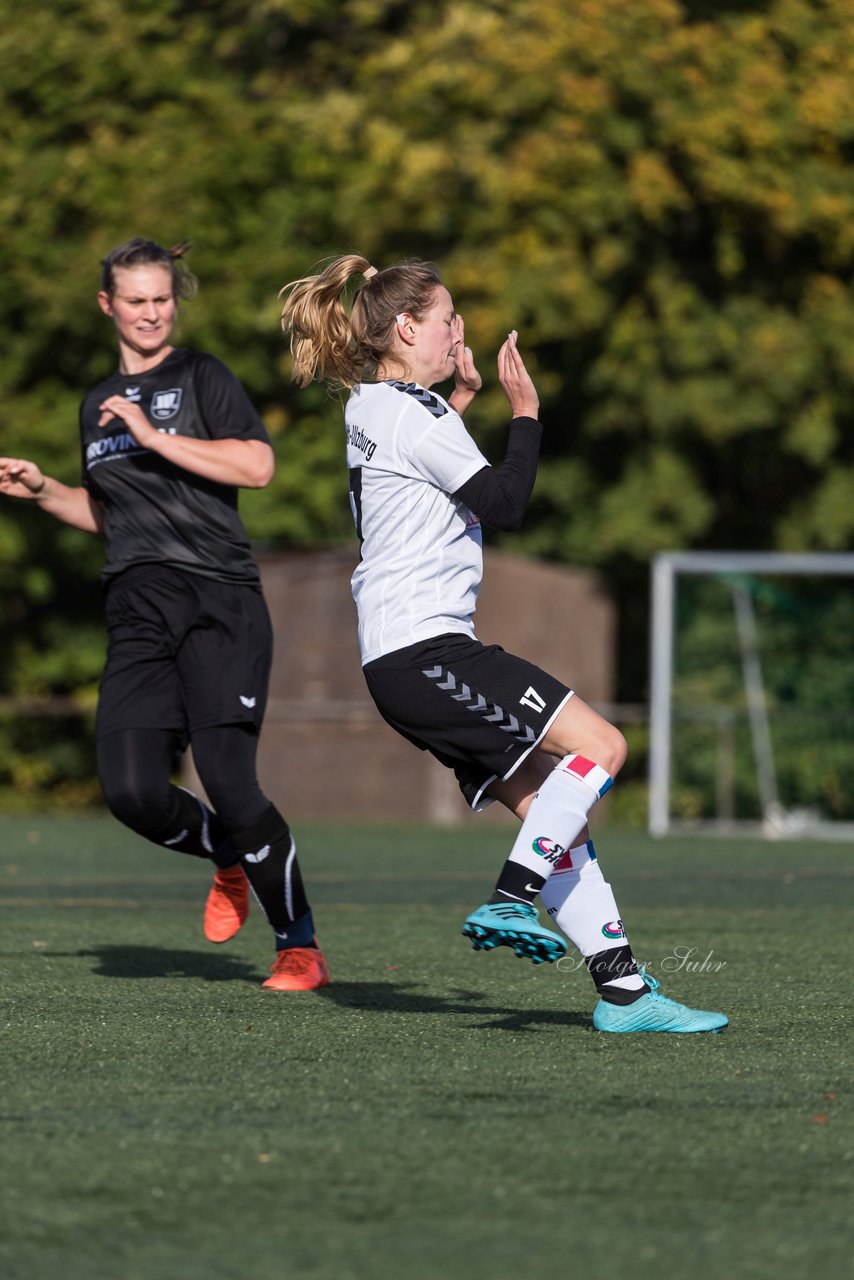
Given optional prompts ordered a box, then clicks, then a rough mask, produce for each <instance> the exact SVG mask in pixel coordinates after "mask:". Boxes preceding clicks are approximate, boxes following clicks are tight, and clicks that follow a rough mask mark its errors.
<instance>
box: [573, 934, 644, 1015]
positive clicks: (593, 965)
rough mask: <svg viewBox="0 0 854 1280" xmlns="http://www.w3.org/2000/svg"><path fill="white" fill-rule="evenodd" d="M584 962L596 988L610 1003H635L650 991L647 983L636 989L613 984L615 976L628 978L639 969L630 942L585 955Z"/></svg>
mask: <svg viewBox="0 0 854 1280" xmlns="http://www.w3.org/2000/svg"><path fill="white" fill-rule="evenodd" d="M584 963H585V964H586V965H587V968H588V969H589V971H590V976H591V978H592V979H593V981H594V982H595V984H596V990H597V991H598V992H599V994H600V996H601V997H602V999H603V1000H606V1001H607V1002H608V1004H623V1005H625V1004H634V1002H635V1001H636V1000H640V998H641V996H645V995H646V994H647V992H648V991H649V987H648V986H646V985H644V986H642V987H638V988H637V990H635V991H630V990H627V988H625V987H615V986H614V985H613V984H614V979H615V978H628V977H630V976H631V975H633V974H635V973H637V971H638V967H637V964H636V963H635V958H634V956H633V955H632V949H631V947H630V946H629V945H628V944H626V945H625V946H623V947H611V949H610V950H609V951H597V952H596V954H595V955H593V956H585V957H584Z"/></svg>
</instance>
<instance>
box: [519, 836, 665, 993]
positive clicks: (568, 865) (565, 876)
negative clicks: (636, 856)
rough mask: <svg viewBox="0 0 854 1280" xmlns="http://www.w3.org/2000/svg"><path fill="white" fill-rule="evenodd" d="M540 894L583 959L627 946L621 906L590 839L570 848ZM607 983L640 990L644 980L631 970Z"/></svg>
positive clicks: (556, 921) (557, 923)
mask: <svg viewBox="0 0 854 1280" xmlns="http://www.w3.org/2000/svg"><path fill="white" fill-rule="evenodd" d="M540 897H541V898H542V900H543V905H544V906H545V908H546V910H547V912H548V914H549V915H550V916H551V918H552V920H553V921H554V922H555V924H556V925H557V927H558V928H559V929H560V930H561V932H562V933H565V934H566V936H567V937H568V938H569V940H570V942H572V943H573V944H574V945H575V947H577V949H578V950H579V951H580V952H581V954H582V956H584V957H585V958H586V957H587V956H594V955H598V954H599V953H601V952H602V951H611V950H615V949H616V948H618V947H625V946H627V945H628V943H627V939H626V932H625V929H624V928H623V922H622V920H621V919H620V909H619V907H618V906H617V902H616V899H615V898H614V894H613V891H612V889H611V886H610V884H608V882H607V881H606V880H605V878H604V876H603V875H602V870H601V868H600V866H599V862H598V860H597V858H596V851H595V849H594V848H593V842H592V841H591V840H588V841H587V843H586V844H582V845H578V846H577V847H576V848H574V849H570V850H569V852H568V854H567V855H566V856H565V857H564V858H563V859H562V860H561V864H560V866H559V867H558V868H557V870H556V872H555V874H553V875H552V876H551V878H550V879H549V880H548V881H547V883H546V884H545V885H544V886H543V888H542V889H541V890H540ZM609 985H610V986H614V987H622V988H624V989H625V990H626V991H639V990H640V988H641V987H643V986H646V983H645V982H644V980H643V978H641V976H640V974H637V973H633V974H627V975H626V976H625V977H621V978H612V979H610V980H609Z"/></svg>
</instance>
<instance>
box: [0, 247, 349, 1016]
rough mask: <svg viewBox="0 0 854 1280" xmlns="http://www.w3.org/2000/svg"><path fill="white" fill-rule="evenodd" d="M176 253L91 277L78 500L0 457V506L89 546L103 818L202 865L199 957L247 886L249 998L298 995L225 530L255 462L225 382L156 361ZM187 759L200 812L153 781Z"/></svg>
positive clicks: (205, 368)
mask: <svg viewBox="0 0 854 1280" xmlns="http://www.w3.org/2000/svg"><path fill="white" fill-rule="evenodd" d="M186 247H187V246H185V245H179V246H178V247H177V248H175V249H172V250H168V249H164V248H162V247H161V246H160V245H157V244H155V243H153V242H152V241H150V240H143V239H135V240H131V241H129V242H128V243H127V244H124V245H121V246H120V247H119V248H117V249H114V250H113V251H112V252H111V253H110V254H109V256H108V257H107V259H106V260H105V261H104V263H103V264H102V266H103V278H102V282H101V292H100V293H99V294H98V303H99V305H100V308H101V310H102V311H103V313H104V315H106V316H108V317H109V318H110V319H111V320H112V322H113V324H114V327H115V331H116V335H117V338H118V348H119V367H118V369H117V370H116V372H115V373H113V374H111V375H110V376H109V377H108V378H107V379H106V380H105V381H104V382H102V383H101V384H100V385H99V386H97V387H95V388H94V389H93V390H92V391H90V392H89V394H88V395H87V396H86V397H85V399H84V400H83V403H82V405H81V409H80V438H81V446H82V463H83V483H82V485H81V486H80V487H78V488H70V487H68V486H67V485H64V484H61V483H60V482H59V481H58V480H55V479H52V478H51V477H50V476H47V475H45V474H44V473H43V472H42V471H41V469H40V468H39V467H38V466H37V465H36V464H35V463H34V462H30V461H27V460H24V459H20V458H0V493H5V494H8V495H9V496H11V497H13V498H28V499H31V500H32V501H34V502H36V503H38V505H39V506H40V507H41V508H42V509H43V510H44V511H47V512H49V513H50V514H51V515H53V516H55V517H56V518H57V519H58V520H61V521H63V522H64V523H65V524H69V525H73V526H74V527H75V528H77V529H83V530H85V531H87V532H90V533H95V534H98V535H100V536H101V537H102V538H103V541H104V549H105V564H104V571H103V580H104V587H105V596H106V606H105V607H106V620H107V630H108V637H109V644H108V651H107V661H106V666H105V669H104V674H103V677H102V681H101V688H100V696H99V701H98V712H97V721H96V738H97V763H98V776H99V779H100V782H101V786H102V788H103V791H104V796H105V798H106V801H107V804H108V805H109V807H110V809H111V811H112V812H113V813H114V814H115V816H116V817H117V818H118V819H119V820H120V821H121V822H123V823H125V824H126V825H127V826H129V827H131V828H132V830H134V831H137V832H138V833H139V834H140V835H142V836H145V837H146V839H148V840H151V841H152V842H153V843H155V844H159V845H163V846H164V847H166V848H170V849H175V850H178V851H179V852H181V853H187V854H192V855H195V856H197V857H203V858H210V859H212V860H213V862H214V863H215V864H216V868H217V870H216V873H215V876H214V882H213V886H212V888H211V891H210V894H209V896H208V901H207V905H206V909H205V935H206V937H207V938H208V939H209V940H210V941H212V942H225V941H226V940H227V939H228V938H230V937H233V935H234V934H235V933H236V932H237V931H238V929H239V928H240V927H241V925H242V924H243V922H244V921H245V919H246V916H247V913H248V910H249V887H250V885H251V887H252V890H253V892H254V894H255V897H256V898H257V899H258V901H259V902H260V904H261V906H262V907H263V909H264V911H265V913H266V915H267V918H268V920H269V922H270V924H271V925H272V928H273V931H274V934H275V941H276V960H275V963H274V965H273V969H272V974H271V976H270V978H269V979H268V980H267V981H266V982H265V983H264V984H263V985H264V987H265V988H267V989H268V990H275V991H286V990H311V989H313V988H316V987H321V986H325V985H326V983H327V982H328V981H329V976H328V971H327V967H326V962H325V960H324V957H323V955H322V953H321V952H320V950H319V949H318V947H317V943H316V939H315V936H314V927H313V924H312V918H311V912H310V910H309V906H308V902H307V900H306V895H305V890H304V888H303V883H302V877H301V875H300V870H299V865H298V863H297V859H296V849H295V845H294V842H293V839H292V837H291V834H290V831H289V829H288V825H287V823H286V822H285V821H284V819H283V818H282V816H281V815H280V814H279V813H278V811H277V810H276V808H275V807H274V805H272V804H271V803H270V801H269V800H268V799H267V797H266V796H265V795H264V793H263V792H262V791H261V788H260V787H259V785H258V779H257V775H256V767H255V760H256V751H257V744H258V733H259V730H260V728H261V722H262V720H263V717H264V708H265V704H266V699H267V685H268V679H269V672H270V662H271V658H272V630H271V626H270V619H269V615H268V613H267V607H266V604H265V602H264V597H263V595H262V593H261V583H260V576H259V572H258V566H257V565H256V563H255V560H254V559H253V556H252V553H251V551H250V548H249V542H248V539H247V537H246V532H245V530H244V528H243V524H242V522H241V520H240V517H239V515H238V513H237V491H238V489H239V488H250V489H255V488H263V487H264V486H265V485H266V484H268V483H269V481H270V479H271V478H272V475H273V468H274V459H273V451H272V448H271V446H270V441H269V438H268V436H267V432H266V430H265V428H264V425H263V423H262V422H261V419H260V418H259V416H258V414H257V413H256V412H255V410H254V409H253V407H252V405H251V404H250V402H249V399H248V397H247V395H246V393H245V391H244V390H243V388H242V386H241V385H240V383H239V382H238V381H237V379H236V378H235V377H234V375H233V374H232V373H230V372H229V370H228V369H227V368H226V366H225V365H224V364H221V363H220V361H219V360H217V359H216V358H215V357H214V356H211V355H206V354H204V353H203V352H195V351H188V350H183V349H181V348H179V347H174V346H173V345H172V341H171V339H172V330H173V327H174V325H175V320H176V316H177V309H178V299H179V297H189V296H191V295H192V293H193V292H194V291H195V280H194V278H193V277H192V276H191V275H190V274H189V273H188V272H187V271H186V269H185V268H184V266H183V264H182V262H181V257H182V255H183V253H184V251H185V249H186ZM188 742H190V743H192V747H193V757H194V761H195V765H196V768H197V770H198V774H199V777H200V778H201V780H202V784H203V785H204V787H205V790H206V792H207V795H208V797H209V798H210V801H211V804H212V805H213V809H214V812H211V810H210V809H208V808H207V806H206V805H204V804H203V803H202V802H201V801H200V800H199V799H197V798H196V797H195V796H193V795H192V794H191V793H190V792H188V791H186V790H184V789H183V788H181V787H178V786H174V785H173V784H172V783H171V782H170V773H171V768H172V762H173V759H174V754H175V749H176V746H180V747H185V746H186V745H187V743H188Z"/></svg>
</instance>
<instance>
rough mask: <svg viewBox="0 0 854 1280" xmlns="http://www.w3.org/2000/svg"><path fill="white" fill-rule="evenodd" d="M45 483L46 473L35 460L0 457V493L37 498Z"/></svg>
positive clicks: (14, 496) (13, 496) (11, 496)
mask: <svg viewBox="0 0 854 1280" xmlns="http://www.w3.org/2000/svg"><path fill="white" fill-rule="evenodd" d="M44 485H45V477H44V474H43V472H42V471H41V470H40V468H39V467H37V466H36V464H35V463H34V462H28V461H27V460H26V458H0V493H5V494H6V495H7V496H8V497H10V498H37V497H38V495H39V494H40V493H41V491H42V489H43V488H44Z"/></svg>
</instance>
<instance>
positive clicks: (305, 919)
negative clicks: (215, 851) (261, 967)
mask: <svg viewBox="0 0 854 1280" xmlns="http://www.w3.org/2000/svg"><path fill="white" fill-rule="evenodd" d="M232 839H233V840H234V846H235V848H236V850H237V852H238V855H239V857H240V865H241V866H242V867H243V870H244V871H245V873H246V878H247V880H248V881H249V883H250V884H251V886H252V890H253V892H254V894H255V897H256V898H257V899H258V901H259V902H260V904H261V906H262V907H263V909H264V914H265V915H266V917H267V919H268V920H269V922H270V924H271V925H272V927H273V932H274V933H275V935H276V945H277V947H279V949H280V950H282V949H285V948H288V947H311V946H315V945H316V943H315V941H314V925H313V923H312V918H311V911H310V910H309V906H308V899H307V898H306V895H305V888H304V886H303V882H302V874H301V873H300V868H299V863H298V862H297V856H296V846H295V845H294V842H293V840H292V839H291V833H290V828H289V827H288V824H287V823H286V822H285V820H284V818H283V817H282V815H281V814H280V813H279V811H278V810H277V809H276V807H275V805H270V807H269V809H267V810H266V811H265V812H264V813H263V814H262V815H261V817H260V818H258V819H257V820H256V821H255V822H253V823H252V824H251V825H250V826H248V827H243V828H241V829H240V830H239V831H233V832H232Z"/></svg>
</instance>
